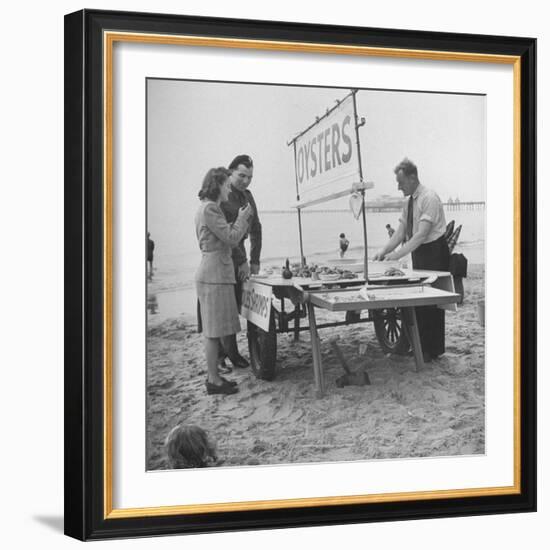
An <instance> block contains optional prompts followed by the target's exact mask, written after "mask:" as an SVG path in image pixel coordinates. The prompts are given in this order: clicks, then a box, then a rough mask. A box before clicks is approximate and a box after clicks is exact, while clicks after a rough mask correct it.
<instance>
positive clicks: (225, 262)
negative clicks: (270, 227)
mask: <svg viewBox="0 0 550 550" xmlns="http://www.w3.org/2000/svg"><path fill="white" fill-rule="evenodd" d="M229 175H230V172H229V170H227V169H225V168H212V169H210V170H209V171H208V173H207V174H206V176H205V177H204V180H203V182H202V187H201V190H200V191H199V198H200V199H201V205H200V207H199V210H198V212H197V214H196V216H195V230H196V234H197V239H198V241H199V247H200V249H201V252H202V259H201V263H200V266H199V269H198V270H197V273H196V275H195V282H196V286H197V296H198V298H199V305H200V312H201V323H202V332H203V336H204V349H205V353H206V364H207V367H208V378H207V380H206V391H207V393H208V394H216V393H222V394H231V393H237V391H238V389H237V387H236V383H235V382H230V381H229V380H226V379H225V378H224V377H223V376H220V373H219V371H218V347H219V344H220V338H222V337H224V336H229V335H231V334H236V333H237V332H239V331H240V330H241V325H240V321H239V312H238V310H237V301H236V299H235V290H234V285H235V283H236V280H235V271H234V268H233V260H232V257H231V248H232V247H234V246H236V245H237V244H238V243H239V241H240V240H241V239H242V237H243V235H244V234H245V232H246V231H247V228H248V218H249V216H250V215H251V214H252V207H251V206H250V204H247V205H245V206H243V207H242V208H241V209H240V210H239V214H238V216H237V219H236V220H235V222H234V223H233V224H228V223H227V221H226V219H225V216H224V214H223V212H222V210H221V208H220V203H221V202H224V201H226V200H227V197H228V194H229V191H230V186H229Z"/></svg>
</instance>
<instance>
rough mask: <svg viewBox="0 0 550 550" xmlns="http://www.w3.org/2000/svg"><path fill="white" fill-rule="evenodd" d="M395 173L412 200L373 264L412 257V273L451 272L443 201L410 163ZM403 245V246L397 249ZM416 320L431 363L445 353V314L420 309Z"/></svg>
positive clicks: (402, 164)
mask: <svg viewBox="0 0 550 550" xmlns="http://www.w3.org/2000/svg"><path fill="white" fill-rule="evenodd" d="M394 173H395V175H396V180H397V189H398V190H399V191H401V192H402V193H403V195H405V196H406V197H409V200H408V201H407V203H406V204H405V205H404V207H403V210H402V212H401V218H400V219H399V227H398V228H397V231H396V232H395V233H394V235H393V237H392V238H391V239H390V240H389V241H388V242H387V243H386V245H385V246H384V247H382V248H381V249H380V250H379V251H378V252H377V254H376V255H375V256H374V260H399V259H400V258H402V257H403V256H406V255H407V254H409V253H410V254H412V264H413V269H428V270H435V271H449V247H448V244H447V240H446V239H445V232H446V229H447V222H446V221H445V213H444V211H443V203H442V202H441V199H440V198H439V196H438V195H437V194H436V193H435V192H434V191H432V190H430V189H427V188H426V187H424V186H423V185H422V184H421V183H420V180H419V179H418V169H417V167H416V165H415V164H414V163H413V162H411V161H410V160H409V159H407V158H405V159H403V160H402V161H401V162H400V163H399V164H398V165H397V166H396V167H395V169H394ZM401 243H403V246H402V247H401V248H398V249H397V247H398V246H399V245H400V244H401ZM396 249H397V250H396ZM416 317H417V321H418V329H419V332H420V341H421V344H422V351H423V353H424V360H425V361H431V360H432V359H433V358H435V357H437V356H438V355H441V354H443V353H445V311H444V310H443V309H439V308H438V307H437V306H428V307H419V308H416Z"/></svg>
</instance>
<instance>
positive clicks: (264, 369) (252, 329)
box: [247, 310, 277, 380]
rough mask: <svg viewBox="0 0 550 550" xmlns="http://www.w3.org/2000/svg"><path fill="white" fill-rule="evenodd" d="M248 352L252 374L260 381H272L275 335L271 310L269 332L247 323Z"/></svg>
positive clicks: (274, 365) (274, 367)
mask: <svg viewBox="0 0 550 550" xmlns="http://www.w3.org/2000/svg"><path fill="white" fill-rule="evenodd" d="M247 328H248V352H249V354H250V366H251V368H252V372H253V373H254V374H255V375H256V377H257V378H260V379H261V380H273V379H274V378H275V374H276V362H277V333H276V332H275V315H274V313H273V310H271V318H270V320H269V332H266V331H265V330H263V329H261V328H260V327H258V326H256V325H254V324H253V323H251V322H250V321H248V326H247Z"/></svg>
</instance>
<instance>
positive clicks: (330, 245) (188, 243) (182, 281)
mask: <svg viewBox="0 0 550 550" xmlns="http://www.w3.org/2000/svg"><path fill="white" fill-rule="evenodd" d="M259 216H260V220H261V223H262V253H261V266H262V267H268V266H275V267H281V266H282V265H283V264H284V262H285V261H286V259H287V258H288V259H289V260H290V262H296V261H299V260H300V231H299V224H298V215H297V213H296V212H269V211H266V212H262V211H260V212H259ZM399 216H400V212H367V216H366V219H367V251H368V257H369V258H370V257H372V256H373V255H374V254H375V253H376V251H377V250H379V249H380V248H381V247H382V246H383V245H384V244H385V242H387V240H388V238H389V237H388V233H387V230H386V224H388V223H389V224H390V225H391V226H392V227H393V228H397V227H398V225H399ZM445 217H446V219H447V222H449V221H451V220H454V221H455V228H456V227H458V226H459V225H462V230H461V232H460V236H459V239H458V242H457V245H456V247H455V249H454V252H460V253H463V254H464V255H465V256H466V258H467V259H468V262H469V263H470V264H484V262H485V211H484V210H451V211H446V212H445ZM301 222H302V223H301V225H302V243H303V254H304V256H305V258H306V261H307V262H308V263H310V264H311V263H317V264H320V263H322V262H323V260H324V259H327V258H337V257H339V235H340V233H345V235H346V238H347V239H348V240H349V241H350V245H349V248H348V250H347V252H346V258H357V260H358V261H359V262H360V261H362V260H363V254H364V244H363V221H362V218H361V217H360V218H359V219H358V220H356V219H355V218H354V217H353V215H352V214H351V212H349V211H344V210H332V211H331V210H303V211H302V214H301ZM153 237H155V236H153ZM247 248H248V245H247ZM200 259H201V254H200V250H199V248H198V245H197V242H196V239H195V236H194V234H191V235H185V236H182V237H181V238H177V236H174V235H171V236H170V237H169V238H165V239H159V238H158V237H157V238H155V258H154V273H153V277H152V278H151V280H149V281H148V285H147V303H148V304H147V305H148V312H149V316H148V317H149V320H150V321H153V319H154V320H156V321H160V320H163V319H166V318H169V317H176V316H178V315H180V314H192V315H194V313H195V308H196V297H195V294H194V274H195V271H196V269H197V266H198V265H199V263H200Z"/></svg>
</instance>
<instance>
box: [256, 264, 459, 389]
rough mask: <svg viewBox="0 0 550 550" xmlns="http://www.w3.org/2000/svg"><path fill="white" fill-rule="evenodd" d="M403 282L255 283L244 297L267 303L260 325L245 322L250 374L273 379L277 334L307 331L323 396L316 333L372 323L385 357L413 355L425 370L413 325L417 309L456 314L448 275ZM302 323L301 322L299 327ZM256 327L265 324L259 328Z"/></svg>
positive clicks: (408, 275) (422, 274)
mask: <svg viewBox="0 0 550 550" xmlns="http://www.w3.org/2000/svg"><path fill="white" fill-rule="evenodd" d="M404 273H405V275H404V276H401V277H391V276H388V277H384V276H380V277H376V279H369V284H368V285H365V279H364V278H358V279H340V280H337V281H330V282H328V281H318V280H313V279H310V278H307V279H306V278H300V277H294V278H292V279H283V278H281V277H266V278H261V279H253V280H252V281H250V282H248V283H247V285H246V288H247V292H249V293H251V294H253V295H262V296H264V297H265V298H266V302H268V303H269V312H268V313H267V311H265V310H264V311H263V312H262V313H263V314H264V316H265V317H266V318H265V319H264V322H263V323H261V322H258V321H256V320H249V321H248V326H247V329H248V331H247V332H248V347H249V353H250V363H251V367H252V370H253V372H254V374H255V375H256V376H257V377H258V378H261V379H263V380H273V379H274V378H275V377H276V373H277V335H278V334H284V333H293V334H294V338H295V339H297V338H298V337H299V334H300V332H302V331H309V333H310V335H311V347H312V356H313V370H314V379H315V388H316V393H317V395H318V396H322V395H323V394H324V391H325V384H324V376H323V367H322V361H321V353H320V334H319V329H325V328H332V329H333V330H334V328H335V327H338V326H343V325H350V324H357V323H373V324H374V330H375V333H376V337H377V340H378V342H379V344H380V347H381V348H382V350H383V351H384V352H386V353H396V354H406V353H408V352H409V351H410V350H411V349H412V351H413V353H414V358H415V365H416V369H421V368H422V367H423V358H422V357H423V356H422V346H421V343H420V338H419V333H418V327H417V324H416V311H415V308H416V307H421V306H433V305H435V306H439V307H443V308H446V309H455V308H456V303H457V302H458V300H459V295H458V294H456V293H455V292H454V287H453V279H452V276H451V274H450V273H446V272H438V271H413V270H404ZM316 308H321V309H326V310H329V311H332V312H341V315H342V318H341V319H339V320H335V321H331V322H326V323H317V320H316V315H315V309H316ZM302 320H304V322H303V323H302ZM260 325H263V327H262V326H260Z"/></svg>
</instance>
